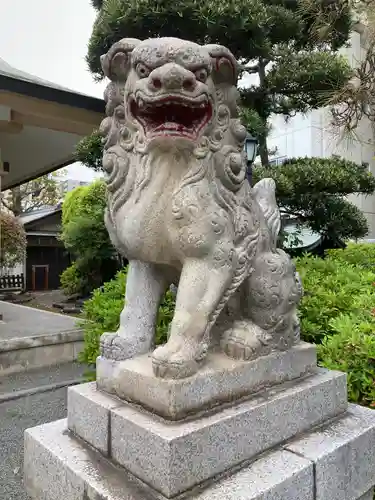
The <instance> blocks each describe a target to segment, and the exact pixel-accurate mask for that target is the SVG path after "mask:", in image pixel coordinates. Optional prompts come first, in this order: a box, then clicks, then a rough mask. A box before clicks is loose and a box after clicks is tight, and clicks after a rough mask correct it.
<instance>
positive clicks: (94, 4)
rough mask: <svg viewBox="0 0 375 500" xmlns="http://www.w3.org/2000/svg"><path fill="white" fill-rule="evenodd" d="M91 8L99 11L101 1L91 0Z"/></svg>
mask: <svg viewBox="0 0 375 500" xmlns="http://www.w3.org/2000/svg"><path fill="white" fill-rule="evenodd" d="M91 3H92V6H93V7H94V9H96V10H100V9H101V8H102V5H103V0H91Z"/></svg>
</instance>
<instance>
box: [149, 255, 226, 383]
mask: <svg viewBox="0 0 375 500" xmlns="http://www.w3.org/2000/svg"><path fill="white" fill-rule="evenodd" d="M229 255H230V252H228V258H227V259H225V261H224V263H223V262H220V263H218V261H217V260H215V259H214V258H212V259H204V260H198V259H191V260H188V261H187V262H185V264H184V266H183V269H182V273H181V277H180V281H179V285H178V292H177V300H176V309H175V314H174V317H173V321H172V324H171V333H170V337H169V340H168V342H167V344H166V345H164V346H161V347H158V348H157V349H156V350H155V351H154V353H153V368H154V373H155V374H156V375H157V376H159V377H163V378H175V379H176V378H185V377H189V376H191V375H193V374H194V373H196V372H197V371H198V369H199V366H200V365H201V363H202V362H203V361H204V359H205V356H206V352H207V349H208V334H209V331H208V329H209V323H210V319H211V317H212V315H213V314H214V312H215V310H216V308H217V306H218V304H219V302H220V299H221V298H222V296H223V294H224V292H225V290H226V289H227V288H228V287H229V285H230V283H231V279H232V276H233V268H232V262H231V260H230V257H229Z"/></svg>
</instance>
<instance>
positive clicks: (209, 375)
mask: <svg viewBox="0 0 375 500" xmlns="http://www.w3.org/2000/svg"><path fill="white" fill-rule="evenodd" d="M314 369H316V348H315V346H312V345H310V344H306V343H303V342H301V343H300V344H298V345H296V346H294V347H293V348H292V349H290V350H289V351H286V352H273V353H272V354H270V355H268V356H264V357H261V358H258V359H256V360H254V361H238V360H233V359H230V358H228V357H227V356H226V355H225V354H223V353H221V352H216V353H215V352H212V353H210V354H209V355H208V358H207V362H206V364H205V366H204V368H203V369H202V370H200V371H199V372H198V373H197V374H196V375H194V376H193V377H189V378H187V379H182V380H168V379H161V378H157V377H155V375H154V374H153V370H152V361H151V355H150V354H146V355H144V356H139V357H137V358H133V359H128V360H126V361H121V362H115V361H111V360H108V359H105V358H100V357H99V358H98V360H97V383H98V387H99V389H102V390H104V391H107V392H109V393H111V394H115V395H117V396H118V397H119V398H121V399H124V400H126V401H130V402H135V403H138V404H140V405H142V406H143V407H145V408H146V409H149V410H150V411H152V412H154V413H157V414H158V415H160V416H162V417H164V418H168V419H171V420H179V419H181V418H183V417H186V416H187V415H189V414H191V413H194V412H197V411H199V410H203V409H207V408H212V407H214V406H215V405H220V404H222V403H227V402H232V401H234V400H236V399H239V398H241V397H244V396H248V395H249V394H251V393H254V392H256V391H259V390H261V389H264V388H266V387H270V386H273V385H276V384H280V383H283V382H286V381H288V380H293V379H297V378H299V377H301V376H303V375H306V374H308V373H311V372H312V371H313V370H314Z"/></svg>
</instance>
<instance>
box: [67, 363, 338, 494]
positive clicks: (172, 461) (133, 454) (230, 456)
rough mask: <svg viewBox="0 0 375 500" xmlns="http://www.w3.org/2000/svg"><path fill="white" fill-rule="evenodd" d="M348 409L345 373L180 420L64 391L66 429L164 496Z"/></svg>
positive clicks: (86, 388)
mask: <svg viewBox="0 0 375 500" xmlns="http://www.w3.org/2000/svg"><path fill="white" fill-rule="evenodd" d="M346 409H347V392H346V376H345V374H342V373H339V372H331V371H327V370H323V369H318V370H317V372H316V373H315V374H313V375H311V376H308V377H305V378H303V379H299V380H296V381H292V382H287V383H284V384H281V385H278V386H276V387H273V388H270V389H267V390H265V391H263V392H259V393H257V395H256V396H254V397H252V398H251V399H248V400H246V401H242V402H238V403H237V404H236V405H234V406H232V407H229V408H225V409H220V410H219V411H216V412H212V413H210V414H206V415H204V416H201V417H199V418H196V419H191V420H186V421H178V422H171V421H167V420H163V419H161V418H160V417H155V415H152V414H150V413H148V412H146V411H144V410H142V409H140V408H137V407H135V406H134V405H131V404H128V403H125V402H122V401H120V400H118V399H116V398H113V397H110V396H107V395H105V394H104V393H102V392H101V391H98V390H97V389H96V387H95V383H94V384H84V385H81V386H77V387H72V388H70V389H69V392H68V426H69V429H71V430H72V431H73V432H74V433H75V434H76V435H78V436H79V437H81V438H83V439H84V440H85V441H87V442H88V443H90V444H91V445H92V446H94V447H96V448H97V449H99V450H100V451H102V452H103V453H104V454H107V455H108V456H109V457H110V458H112V459H113V460H114V461H115V462H117V463H118V464H120V465H121V466H123V467H124V468H125V469H127V470H129V471H130V472H131V473H132V474H134V475H135V476H137V477H139V478H140V479H141V480H143V481H145V482H147V483H148V484H150V485H151V486H152V487H153V488H154V489H155V490H157V491H159V492H161V493H162V494H163V495H165V496H166V497H168V498H171V497H174V496H175V495H178V494H180V493H182V492H184V491H186V490H188V489H189V488H192V487H193V486H195V485H197V484H200V483H202V482H204V481H206V480H208V479H210V478H212V477H214V476H215V475H217V474H220V473H223V472H224V471H226V470H228V469H230V468H232V467H234V466H237V465H239V464H241V463H242V462H244V461H246V460H249V459H253V458H254V457H255V456H257V455H258V454H259V453H262V452H264V451H266V450H268V449H270V448H272V447H274V446H276V445H278V444H280V443H282V442H284V441H286V440H288V439H290V438H292V437H294V436H296V435H298V434H300V433H302V432H305V431H307V430H309V429H311V428H312V427H313V426H316V425H319V424H322V423H323V422H325V421H327V420H328V419H331V418H333V417H335V416H337V415H339V414H341V413H343V412H344V411H345V410H346ZM341 500H342V499H341Z"/></svg>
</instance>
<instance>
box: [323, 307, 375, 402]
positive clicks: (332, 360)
mask: <svg viewBox="0 0 375 500" xmlns="http://www.w3.org/2000/svg"><path fill="white" fill-rule="evenodd" d="M374 326H375V322H374V321H373V322H368V321H360V322H359V321H358V319H357V318H356V317H355V316H354V317H351V316H350V315H345V316H342V317H339V318H336V319H334V320H332V321H331V327H332V328H333V329H334V330H335V332H334V333H335V334H334V335H332V336H331V337H326V338H325V339H324V340H323V343H322V345H320V346H318V354H319V359H320V360H321V365H322V366H324V367H326V368H328V369H330V370H339V371H343V372H346V373H347V374H348V396H349V401H351V402H353V403H359V404H361V405H365V406H372V407H375V336H374Z"/></svg>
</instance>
